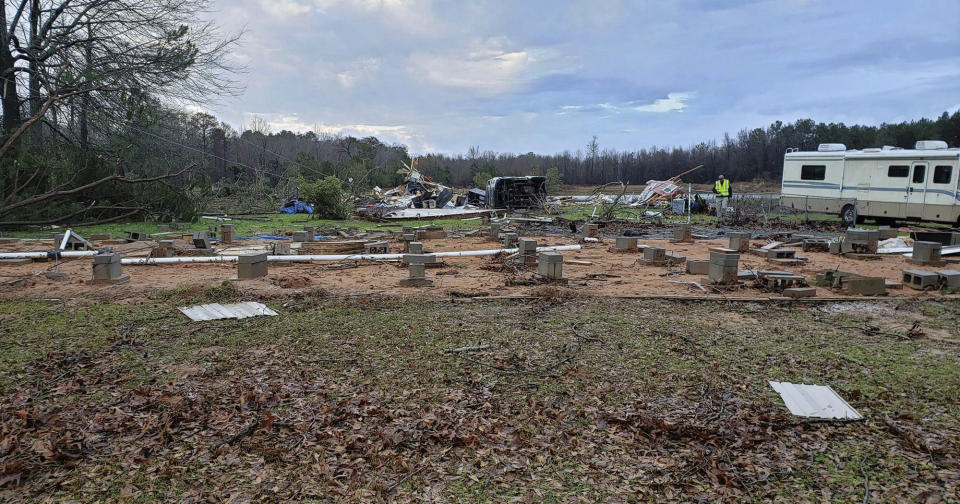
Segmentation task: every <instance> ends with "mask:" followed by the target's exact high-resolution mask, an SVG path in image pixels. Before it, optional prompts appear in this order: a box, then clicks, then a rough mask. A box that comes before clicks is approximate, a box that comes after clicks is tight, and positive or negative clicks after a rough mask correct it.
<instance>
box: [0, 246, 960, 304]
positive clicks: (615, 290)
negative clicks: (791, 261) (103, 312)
mask: <svg viewBox="0 0 960 504" xmlns="http://www.w3.org/2000/svg"><path fill="white" fill-rule="evenodd" d="M695 232H696V231H695ZM533 238H535V239H536V240H537V241H538V244H539V245H540V246H553V245H572V244H578V243H579V244H580V245H581V247H582V248H581V250H578V251H564V252H562V254H563V256H564V260H565V264H564V265H563V273H564V276H565V277H566V278H567V279H568V282H569V283H568V284H567V285H566V286H565V287H561V288H562V290H564V291H567V292H569V293H570V294H571V295H585V296H704V295H706V296H714V297H718V298H720V297H726V298H737V297H779V296H780V294H778V293H775V292H764V291H761V290H760V289H758V288H754V287H753V286H752V282H746V283H745V285H744V286H743V287H741V288H734V289H725V290H724V292H723V293H720V292H715V291H710V292H707V293H704V292H701V291H700V290H699V289H697V288H696V287H694V286H691V285H688V284H678V283H673V282H691V281H700V280H701V279H702V278H703V275H688V274H686V273H685V267H684V266H682V265H680V266H676V267H673V268H671V269H668V268H666V267H655V266H646V265H643V264H642V263H640V262H638V260H639V259H641V258H642V256H643V254H642V253H637V254H630V253H616V252H611V251H610V249H611V248H612V247H613V244H614V240H613V239H612V238H603V239H601V241H600V242H599V243H584V242H582V241H580V240H577V239H576V238H575V237H573V236H535V237H533ZM268 243H269V242H268V241H266V240H250V241H246V242H244V245H243V250H247V251H251V252H252V251H256V250H258V249H262V250H264V251H265V250H266V248H267V246H268ZM640 243H641V244H643V245H650V246H656V247H663V248H665V249H667V251H668V253H673V254H677V255H681V256H684V257H686V258H687V259H709V256H710V251H709V249H710V248H711V247H725V246H727V240H726V239H710V240H698V241H696V242H695V243H692V244H673V243H670V242H669V241H668V240H659V239H643V238H640ZM754 243H755V244H762V243H765V241H758V240H755V241H754ZM45 245H46V244H45V243H43V242H39V241H34V242H29V241H28V242H21V243H14V244H4V245H3V247H2V251H4V252H10V251H14V250H20V251H27V250H46V249H47V248H49V246H45ZM150 246H151V243H150V242H137V243H131V244H127V245H119V246H116V245H114V246H113V249H114V251H115V252H117V253H120V254H123V255H124V256H125V257H142V256H145V255H147V254H148V252H149V249H150ZM499 246H500V244H499V243H498V242H492V241H488V240H486V239H484V238H481V237H464V238H446V239H440V240H427V241H425V242H424V247H425V248H426V249H427V250H430V251H434V252H447V251H464V250H481V249H494V248H499ZM179 247H181V248H182V249H183V250H184V251H185V253H188V252H189V249H191V248H192V247H191V246H189V245H187V244H186V243H181V244H180V245H179ZM390 247H391V252H400V243H399V242H397V241H392V242H390ZM798 255H801V256H803V257H806V258H807V259H809V261H808V262H807V263H805V264H804V265H802V266H785V267H784V266H779V265H777V266H774V265H771V264H770V263H767V262H766V260H765V259H764V258H762V257H759V256H755V255H752V254H741V261H740V270H741V271H746V270H761V269H765V270H771V269H775V270H780V271H789V272H791V273H793V274H796V275H802V276H804V277H806V278H807V280H808V281H812V280H813V278H814V276H815V275H816V273H818V272H820V271H822V270H824V269H839V270H841V271H847V272H853V273H859V274H863V275H867V276H882V277H884V278H886V279H888V280H891V281H895V282H899V281H900V280H901V276H902V271H903V270H904V269H920V270H924V271H936V270H942V269H947V268H953V269H960V262H958V261H957V260H956V259H954V260H953V262H952V263H951V264H949V265H948V266H941V267H922V266H916V265H912V264H910V263H908V262H907V261H906V258H904V257H903V256H902V255H888V256H884V257H883V258H882V260H879V261H863V260H856V259H850V258H845V257H841V256H836V255H831V254H828V253H816V252H799V251H798ZM504 262H505V261H504V258H503V257H494V256H481V257H451V258H445V259H444V263H443V266H442V267H438V268H428V270H427V275H428V276H430V277H432V278H433V279H434V282H435V283H434V287H432V288H407V287H401V286H400V278H401V277H404V276H406V274H407V271H406V269H405V268H403V267H401V266H400V264H399V263H398V262H373V261H362V262H360V263H356V262H353V261H349V262H344V263H328V262H327V263H325V262H316V263H304V264H297V263H292V264H290V265H285V266H281V265H277V264H276V263H271V265H270V274H269V275H268V276H267V277H264V278H261V279H256V280H245V281H242V282H239V284H238V286H239V287H241V288H242V289H243V290H244V291H248V292H251V293H255V294H262V295H276V294H282V293H285V292H295V291H301V290H307V289H322V290H324V291H327V292H329V293H331V294H337V295H370V294H382V295H396V296H417V297H449V296H451V295H453V296H464V295H468V296H523V295H530V294H532V293H535V292H536V291H537V289H540V288H541V287H542V285H515V284H517V283H521V284H522V283H523V281H524V280H530V279H532V277H533V273H534V272H535V270H536V267H535V266H534V267H529V268H526V269H525V270H521V271H517V270H515V269H513V268H511V267H507V266H505V265H504ZM587 263H589V264H587ZM53 267H54V264H53V263H52V262H34V263H28V264H5V265H3V266H0V275H2V277H0V278H7V279H9V280H6V281H3V283H4V284H5V287H6V288H5V289H4V292H3V294H2V296H15V297H22V296H26V297H37V298H44V297H61V296H86V295H93V296H103V297H108V298H124V297H138V296H141V295H143V294H148V293H151V292H154V291H156V290H168V289H175V288H179V287H183V286H185V285H207V286H209V285H217V284H219V283H221V282H223V281H225V280H230V279H231V277H233V276H235V275H236V265H235V264H229V263H228V264H176V265H149V266H124V268H123V271H124V274H128V275H130V281H129V282H127V283H125V284H122V285H116V286H102V285H96V286H95V285H89V284H88V283H87V280H89V279H90V278H91V275H92V274H91V261H90V259H75V260H68V261H66V262H64V263H62V264H61V265H60V266H59V271H61V272H62V273H65V274H66V275H67V280H65V281H62V280H60V281H58V280H51V279H48V278H47V277H46V276H44V275H43V271H44V270H50V269H53ZM708 290H709V289H708ZM888 293H889V295H891V296H906V297H941V295H940V293H938V292H924V291H917V290H913V289H910V288H905V289H898V290H888ZM817 295H818V297H842V296H847V294H846V293H844V292H840V291H834V290H831V289H828V288H824V287H818V288H817Z"/></svg>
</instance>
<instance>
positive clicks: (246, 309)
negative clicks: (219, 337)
mask: <svg viewBox="0 0 960 504" xmlns="http://www.w3.org/2000/svg"><path fill="white" fill-rule="evenodd" d="M178 309H179V310H180V311H181V312H183V314H184V315H186V316H187V317H189V318H190V320H219V319H227V318H234V319H244V318H249V317H259V316H263V315H265V316H270V317H274V316H276V315H278V313H277V312H275V311H273V310H271V309H270V308H269V307H267V305H265V304H263V303H258V302H256V301H245V302H243V303H229V304H220V303H210V304H202V305H196V306H184V307H181V308H178Z"/></svg>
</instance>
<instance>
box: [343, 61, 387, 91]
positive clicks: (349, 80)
mask: <svg viewBox="0 0 960 504" xmlns="http://www.w3.org/2000/svg"><path fill="white" fill-rule="evenodd" d="M379 69H380V60H379V59H378V58H364V59H359V60H356V61H352V62H350V63H348V64H347V66H346V68H345V69H344V70H343V71H342V72H340V73H338V74H337V81H339V82H340V85H341V86H343V87H345V88H352V87H353V86H354V85H356V84H357V82H358V81H359V80H361V79H364V78H368V77H370V76H371V75H373V74H374V73H376V71H377V70H379Z"/></svg>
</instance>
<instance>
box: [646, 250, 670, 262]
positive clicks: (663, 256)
mask: <svg viewBox="0 0 960 504" xmlns="http://www.w3.org/2000/svg"><path fill="white" fill-rule="evenodd" d="M666 261H667V251H666V249H662V248H660V247H647V248H645V249H643V262H645V263H647V264H649V265H651V266H662V265H664V264H666Z"/></svg>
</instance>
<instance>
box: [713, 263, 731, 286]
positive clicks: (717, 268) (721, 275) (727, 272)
mask: <svg viewBox="0 0 960 504" xmlns="http://www.w3.org/2000/svg"><path fill="white" fill-rule="evenodd" d="M707 276H709V277H710V281H712V282H713V283H717V284H735V283H737V281H738V277H737V266H736V265H733V266H728V265H723V264H716V263H714V262H712V261H711V262H710V265H709V266H708V267H707Z"/></svg>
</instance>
